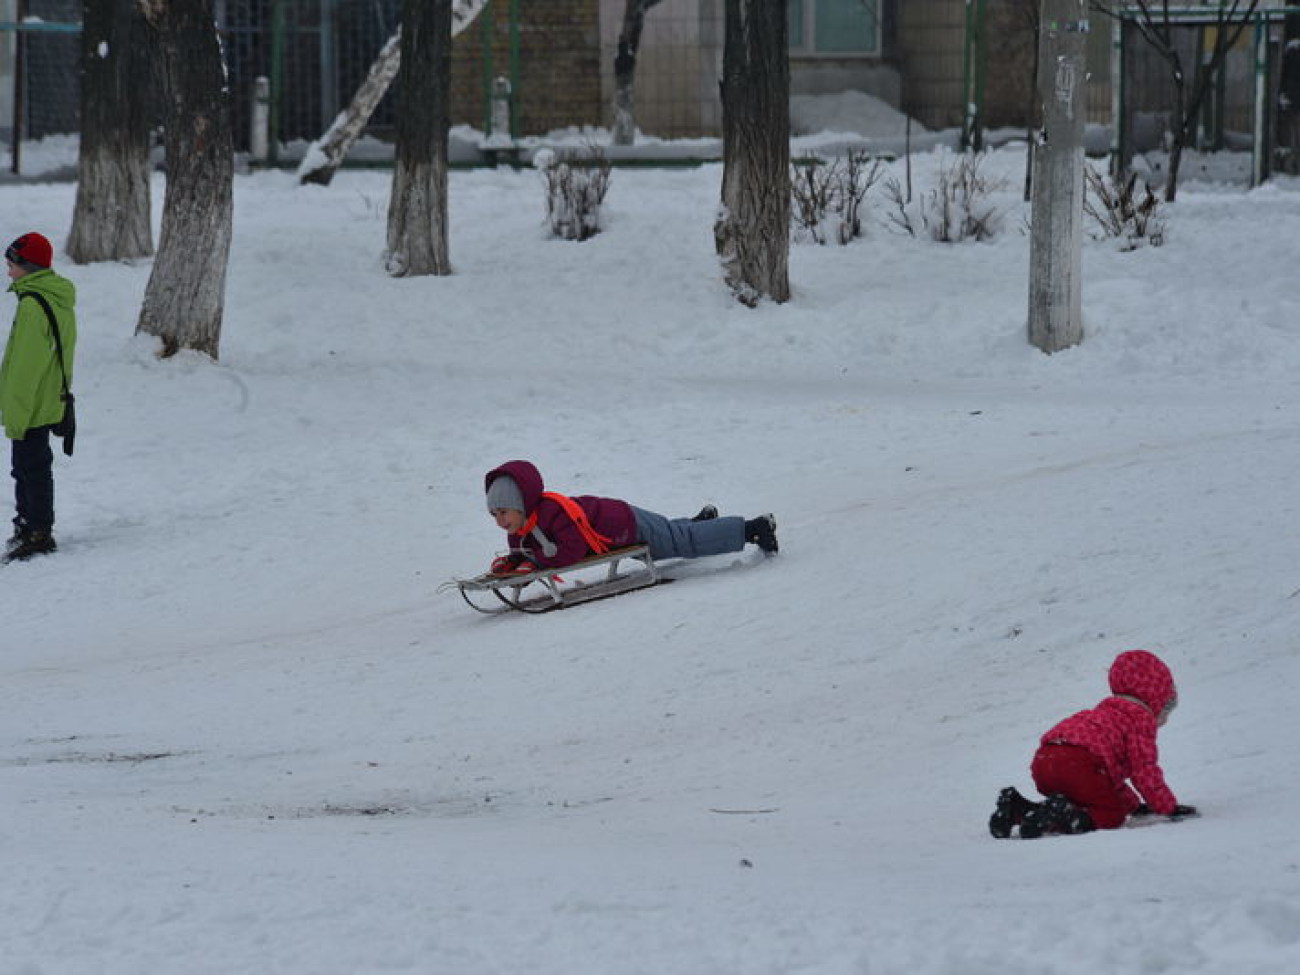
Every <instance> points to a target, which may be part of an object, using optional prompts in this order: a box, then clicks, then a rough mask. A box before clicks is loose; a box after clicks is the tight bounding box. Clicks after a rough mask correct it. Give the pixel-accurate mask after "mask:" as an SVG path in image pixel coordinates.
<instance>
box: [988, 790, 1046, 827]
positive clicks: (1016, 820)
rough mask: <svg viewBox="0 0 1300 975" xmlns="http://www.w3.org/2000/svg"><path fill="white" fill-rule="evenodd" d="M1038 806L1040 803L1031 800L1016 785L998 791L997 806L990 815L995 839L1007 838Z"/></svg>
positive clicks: (990, 825) (990, 823)
mask: <svg viewBox="0 0 1300 975" xmlns="http://www.w3.org/2000/svg"><path fill="white" fill-rule="evenodd" d="M1037 808H1038V803H1036V802H1030V801H1029V800H1028V799H1026V798H1025V797H1024V796H1022V795H1021V794H1020V793H1019V792H1018V791H1017V790H1016V787H1015V786H1012V785H1009V786H1007V787H1006V788H1005V789H1003V790H1002V791H1001V792H999V793H998V804H997V808H996V809H994V810H993V815H992V816H990V817H989V832H990V833H992V834H993V836H994V838H995V839H999V840H1005V839H1006V838H1007V837H1008V836H1010V835H1011V831H1012V830H1013V829H1014V828H1015V827H1017V826H1019V825H1020V824H1021V823H1023V822H1024V820H1025V816H1027V815H1028V814H1029V813H1030V812H1031V811H1033V810H1034V809H1037Z"/></svg>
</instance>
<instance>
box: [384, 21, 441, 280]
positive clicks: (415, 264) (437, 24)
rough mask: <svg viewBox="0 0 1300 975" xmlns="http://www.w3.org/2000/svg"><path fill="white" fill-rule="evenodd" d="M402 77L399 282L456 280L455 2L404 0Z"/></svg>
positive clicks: (392, 213) (395, 213) (394, 251)
mask: <svg viewBox="0 0 1300 975" xmlns="http://www.w3.org/2000/svg"><path fill="white" fill-rule="evenodd" d="M401 61H402V64H401V68H400V70H399V71H398V75H397V159H396V163H395V165H394V167H393V190H392V195H391V196H390V198H389V201H388V250H387V253H386V255H385V259H384V264H385V267H386V269H387V270H388V273H389V274H391V275H393V276H394V277H406V276H410V275H418V274H450V273H451V259H450V257H449V254H448V247H447V133H448V130H449V128H450V102H451V0H404V3H403V5H402V58H401Z"/></svg>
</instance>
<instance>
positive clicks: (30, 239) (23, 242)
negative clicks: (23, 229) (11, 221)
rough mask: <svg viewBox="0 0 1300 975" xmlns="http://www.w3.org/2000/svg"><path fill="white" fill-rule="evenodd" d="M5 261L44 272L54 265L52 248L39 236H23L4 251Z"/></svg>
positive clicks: (34, 234)
mask: <svg viewBox="0 0 1300 975" xmlns="http://www.w3.org/2000/svg"><path fill="white" fill-rule="evenodd" d="M5 260H6V261H10V262H12V263H14V264H23V265H28V266H30V267H34V268H38V269H41V270H44V269H45V268H48V267H49V266H50V265H51V264H53V263H54V248H53V247H51V246H50V242H49V241H48V240H47V239H46V238H45V237H44V236H43V235H41V234H38V233H36V232H34V231H33V232H32V233H30V234H23V235H22V236H21V237H19V238H18V239H17V240H15V241H14V242H13V243H12V244H10V245H9V247H8V249H7V250H6V251H5Z"/></svg>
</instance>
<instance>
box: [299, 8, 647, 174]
mask: <svg viewBox="0 0 1300 975" xmlns="http://www.w3.org/2000/svg"><path fill="white" fill-rule="evenodd" d="M656 2H657V0H656ZM488 3H489V0H454V2H453V4H452V8H451V36H452V37H455V36H456V35H457V34H459V33H460V32H461V31H463V30H464V29H465V28H466V27H468V26H469V25H470V24H471V23H472V22H473V20H474V18H475V17H477V16H478V15H479V14H480V13H482V12H483V8H484V7H486V6H487V5H488ZM401 38H402V29H401V28H400V27H398V29H397V31H396V33H394V34H393V36H392V37H390V38H389V39H388V40H387V42H385V44H384V46H383V47H382V48H380V50H379V56H378V57H377V58H375V63H374V64H372V65H371V66H370V71H369V73H368V74H367V75H366V80H365V81H363V82H362V83H361V87H360V88H358V89H357V93H356V94H355V95H353V96H352V101H351V102H350V103H349V104H348V107H347V108H345V109H344V110H343V111H342V112H339V114H338V117H337V118H335V119H334V121H333V122H332V123H331V124H330V127H329V128H328V129H326V130H325V134H324V135H322V136H321V137H320V138H319V139H317V140H316V141H315V142H313V143H312V144H311V145H310V146H309V147H308V149H307V154H306V155H305V156H303V159H302V162H301V163H300V164H299V166H298V182H299V183H318V184H320V185H321V186H328V185H329V183H330V180H332V179H333V178H334V174H335V173H336V172H338V169H339V167H340V166H342V165H343V160H344V159H346V158H347V155H348V150H350V149H351V148H352V146H353V144H354V143H355V142H356V141H357V139H359V138H361V134H362V133H363V132H365V130H366V126H367V125H369V124H370V116H371V115H373V114H374V113H375V109H376V108H377V107H378V105H379V103H380V102H381V101H383V98H384V95H385V94H386V93H387V92H388V89H389V86H390V85H392V83H393V79H394V78H396V77H397V69H398V67H399V66H400V65H401V62H402V42H401Z"/></svg>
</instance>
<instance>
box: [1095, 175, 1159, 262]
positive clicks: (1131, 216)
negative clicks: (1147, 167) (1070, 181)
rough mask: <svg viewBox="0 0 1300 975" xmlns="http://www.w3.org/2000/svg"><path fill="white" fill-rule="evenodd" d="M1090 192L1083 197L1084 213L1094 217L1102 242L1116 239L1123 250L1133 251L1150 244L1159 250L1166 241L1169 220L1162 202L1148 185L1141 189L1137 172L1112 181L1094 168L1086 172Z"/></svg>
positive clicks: (1097, 235) (1143, 185)
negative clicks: (1162, 208) (1161, 205)
mask: <svg viewBox="0 0 1300 975" xmlns="http://www.w3.org/2000/svg"><path fill="white" fill-rule="evenodd" d="M1083 176H1084V184H1085V186H1086V188H1087V192H1086V193H1084V196H1083V212H1084V213H1086V214H1087V215H1088V216H1090V217H1092V219H1093V221H1094V223H1095V224H1096V226H1097V227H1098V228H1099V232H1098V233H1097V234H1096V235H1095V236H1096V237H1097V238H1098V239H1102V240H1105V239H1110V238H1116V239H1118V240H1119V241H1120V242H1121V243H1120V250H1124V251H1131V250H1137V248H1139V247H1141V246H1142V244H1143V242H1144V241H1145V242H1149V243H1150V244H1151V246H1152V247H1159V246H1160V245H1161V244H1163V243H1164V242H1165V217H1164V213H1163V211H1162V210H1161V209H1160V199H1159V197H1157V196H1156V195H1155V194H1154V193H1152V192H1151V187H1150V186H1148V185H1147V184H1146V183H1145V182H1143V184H1142V188H1141V190H1139V189H1138V177H1137V173H1135V172H1133V171H1132V170H1128V171H1127V172H1124V173H1121V174H1120V175H1119V177H1118V178H1117V179H1114V180H1112V179H1110V178H1109V177H1107V176H1103V175H1101V174H1100V173H1098V172H1097V171H1096V170H1095V169H1093V168H1092V167H1091V166H1085V167H1084V171H1083Z"/></svg>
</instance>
